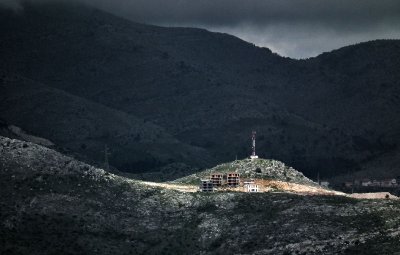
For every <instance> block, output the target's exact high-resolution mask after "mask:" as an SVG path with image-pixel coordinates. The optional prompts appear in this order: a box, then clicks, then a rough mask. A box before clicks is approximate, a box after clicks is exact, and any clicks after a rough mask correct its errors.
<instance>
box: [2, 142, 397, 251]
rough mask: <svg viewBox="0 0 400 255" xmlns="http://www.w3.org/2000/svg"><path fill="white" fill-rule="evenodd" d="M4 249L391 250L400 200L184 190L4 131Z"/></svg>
mask: <svg viewBox="0 0 400 255" xmlns="http://www.w3.org/2000/svg"><path fill="white" fill-rule="evenodd" d="M0 186H1V191H0V192H1V196H0V206H1V208H2V209H1V210H0V253H1V254H188V253H190V254H322V253H323V254H338V253H341V254H395V253H396V252H397V251H398V250H399V249H400V245H399V243H400V242H399V241H400V240H399V236H400V218H399V217H400V216H399V215H400V204H399V202H397V201H395V200H373V201H368V200H355V199H350V198H345V197H337V196H297V195H293V194H285V193H262V194H261V193H260V194H248V193H237V192H227V193H213V194H202V193H185V192H179V191H174V190H171V189H164V188H159V187H154V186H150V185H147V184H146V183H143V182H140V181H135V180H132V179H128V178H124V177H119V176H116V175H113V174H109V173H107V172H105V171H104V170H102V169H98V168H94V167H92V166H89V165H87V164H84V163H81V162H79V161H76V160H74V159H72V158H70V157H66V156H63V155H61V154H60V153H58V152H55V151H53V150H51V149H48V148H45V147H42V146H38V145H35V144H32V143H28V142H22V141H18V140H11V139H8V138H4V137H0Z"/></svg>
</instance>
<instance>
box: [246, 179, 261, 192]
mask: <svg viewBox="0 0 400 255" xmlns="http://www.w3.org/2000/svg"><path fill="white" fill-rule="evenodd" d="M243 187H244V191H245V192H259V187H258V185H257V184H255V183H254V180H247V181H244V182H243Z"/></svg>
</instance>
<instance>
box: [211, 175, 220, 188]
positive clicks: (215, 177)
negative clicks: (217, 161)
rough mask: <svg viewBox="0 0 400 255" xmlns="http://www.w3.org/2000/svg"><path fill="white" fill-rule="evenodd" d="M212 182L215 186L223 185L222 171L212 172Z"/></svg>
mask: <svg viewBox="0 0 400 255" xmlns="http://www.w3.org/2000/svg"><path fill="white" fill-rule="evenodd" d="M210 179H211V182H212V183H213V185H214V187H219V186H222V180H223V175H222V174H220V173H213V174H211V178H210Z"/></svg>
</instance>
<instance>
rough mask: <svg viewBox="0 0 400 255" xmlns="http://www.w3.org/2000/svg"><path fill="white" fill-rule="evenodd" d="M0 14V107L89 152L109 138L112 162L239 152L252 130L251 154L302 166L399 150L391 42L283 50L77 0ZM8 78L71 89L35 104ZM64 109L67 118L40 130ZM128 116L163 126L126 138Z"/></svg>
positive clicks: (349, 167)
mask: <svg viewBox="0 0 400 255" xmlns="http://www.w3.org/2000/svg"><path fill="white" fill-rule="evenodd" d="M0 12H1V16H0V32H1V34H2V37H3V39H2V40H1V41H0V57H1V58H2V59H6V60H7V61H2V62H1V63H0V70H2V73H3V75H2V78H1V83H0V84H1V87H0V118H3V119H5V120H6V121H7V122H9V123H10V124H13V125H16V126H19V127H21V128H23V129H24V130H26V131H30V132H32V133H33V134H36V135H38V136H41V137H44V138H47V139H49V140H51V141H54V142H55V143H57V144H58V145H60V146H66V147H69V148H70V149H71V150H72V151H75V152H78V153H79V154H82V155H85V157H89V158H92V159H94V160H96V161H98V162H101V161H102V153H101V148H102V147H103V146H104V144H109V146H110V147H111V149H112V150H114V153H113V154H112V155H111V156H110V163H111V164H112V165H114V166H116V167H117V168H119V169H120V170H123V171H131V172H137V171H144V170H153V169H154V168H157V167H161V166H164V165H166V164H169V163H172V162H183V163H186V164H189V165H192V166H194V167H206V166H211V165H213V164H214V163H216V162H226V161H231V160H232V159H234V158H235V157H236V155H237V156H238V157H239V158H243V157H246V156H247V155H248V153H249V134H250V133H251V131H252V130H256V131H257V132H258V134H259V136H258V140H257V150H258V153H259V154H260V156H262V157H264V158H276V159H278V160H281V161H284V162H286V163H288V164H290V165H292V166H294V167H295V168H296V169H299V170H300V171H302V172H304V173H305V175H306V176H309V177H314V176H316V173H317V171H318V172H320V174H321V176H332V175H336V174H340V173H346V172H349V171H357V170H361V169H363V166H364V165H368V162H372V161H376V160H378V159H379V158H385V157H388V155H399V153H396V151H398V144H399V141H400V133H399V132H398V131H397V130H399V129H400V116H399V114H400V107H399V106H400V105H399V104H400V86H399V85H400V84H399V81H400V79H399V78H400V77H399V76H400V73H399V72H398V70H399V68H400V62H399V61H400V41H399V40H378V41H372V42H367V43H361V44H358V45H353V46H348V47H344V48H342V49H339V50H335V51H332V52H329V53H324V54H321V55H320V56H318V57H315V58H311V59H308V60H293V59H289V58H282V57H280V56H278V55H276V54H273V53H272V52H271V51H270V50H268V49H265V48H259V47H256V46H254V45H252V44H249V43H247V42H244V41H242V40H240V39H238V38H235V37H233V36H230V35H227V34H221V33H211V32H208V31H206V30H202V29H192V28H162V27H156V26H149V25H142V24H137V23H134V22H130V21H127V20H124V19H121V18H118V17H115V16H113V15H110V14H107V13H104V12H102V11H98V10H94V9H90V8H87V7H82V6H79V5H69V4H49V3H47V4H34V5H26V6H25V9H24V12H22V13H19V14H14V13H12V12H10V11H6V10H1V11H0ZM14 76H16V77H18V79H27V80H29V81H32V82H33V83H39V84H42V85H43V86H45V87H46V90H48V91H51V93H61V92H62V93H66V94H68V98H72V97H73V98H75V101H74V100H72V101H69V99H68V104H57V103H56V101H57V100H55V102H51V100H50V103H46V104H44V103H41V104H38V102H35V101H36V96H37V95H38V94H35V93H36V92H35V89H32V86H30V85H27V86H26V87H24V88H22V87H21V88H18V89H17V88H16V85H15V84H16V83H10V82H8V81H7V80H9V79H10V77H14ZM17 83H18V82H17ZM21 91H28V92H29V93H28V92H26V93H27V94H29V95H30V96H27V97H26V98H23V97H21V95H20V93H21ZM54 91H57V92H54ZM39 95H40V93H39ZM11 98H12V100H11ZM29 98H30V99H31V100H30V99H29ZM71 102H73V104H71ZM82 105H90V107H89V106H85V107H82ZM35 107H38V108H35ZM70 107H72V109H76V110H74V111H71V112H69V113H68V111H66V110H67V109H70ZM40 109H43V110H45V109H47V110H46V114H45V115H43V114H42V115H41V114H40ZM78 109H80V110H78ZM83 109H85V110H83ZM50 110H51V111H50ZM49 111H50V112H51V113H52V114H49V113H48V112H49ZM81 111H83V112H81ZM65 112H67V113H68V114H69V116H70V117H69V118H72V119H73V120H74V121H71V122H69V125H57V126H55V127H54V130H53V131H51V132H49V130H52V123H53V122H54V123H57V122H58V121H61V122H62V121H63V118H62V114H63V113H65ZM27 116H29V118H28V117H27ZM103 116H109V117H105V118H103ZM118 116H119V117H118ZM39 119H41V120H43V121H37V120H39ZM128 119H129V121H128ZM88 120H90V121H88ZM82 122H84V123H86V124H85V127H84V128H83V129H82V127H81V125H82ZM97 122H98V123H97ZM105 123H108V124H107V125H106V124H105ZM141 123H146V124H141ZM143 125H144V126H143ZM122 126H123V127H124V128H121V127H122ZM94 127H96V128H97V129H98V131H94V130H92V128H94ZM137 128H140V129H142V128H143V129H144V130H145V131H146V132H147V133H146V134H143V135H144V137H157V136H154V135H155V134H158V135H159V136H160V137H163V138H154V139H153V138H152V139H153V140H151V141H149V142H145V141H141V140H140V141H139V140H135V135H136V134H137V133H136V131H132V130H137ZM93 132H94V133H97V132H98V133H99V134H104V135H94V136H92V135H91V134H92V133H93ZM82 133H84V134H85V135H83V136H82ZM71 137H76V138H77V139H75V140H74V141H73V142H71ZM141 139H145V138H143V137H141ZM163 139H167V140H168V142H160V141H163ZM80 140H83V141H85V142H84V144H85V146H86V147H85V146H83V147H85V149H83V148H82V144H81V143H80V142H79V141H80ZM157 141H158V142H157ZM175 143H177V144H179V146H180V147H179V146H178V147H179V148H181V149H176V148H177V147H175V145H174V144H175ZM122 144H125V145H124V146H122ZM143 148H146V149H145V150H146V153H145V154H142V151H143ZM396 157H397V156H396ZM386 167H389V166H385V165H384V164H382V166H381V167H380V168H379V169H377V171H382V173H383V174H384V172H385V171H386V170H390V169H385V168H386Z"/></svg>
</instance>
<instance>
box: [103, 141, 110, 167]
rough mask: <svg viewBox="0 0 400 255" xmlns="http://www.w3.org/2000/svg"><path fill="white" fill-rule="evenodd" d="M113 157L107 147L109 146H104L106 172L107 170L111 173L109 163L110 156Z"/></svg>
mask: <svg viewBox="0 0 400 255" xmlns="http://www.w3.org/2000/svg"><path fill="white" fill-rule="evenodd" d="M110 155H111V153H110V152H109V150H108V146H107V144H106V145H104V168H105V169H104V170H106V171H110V164H109V162H108V156H110Z"/></svg>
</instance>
